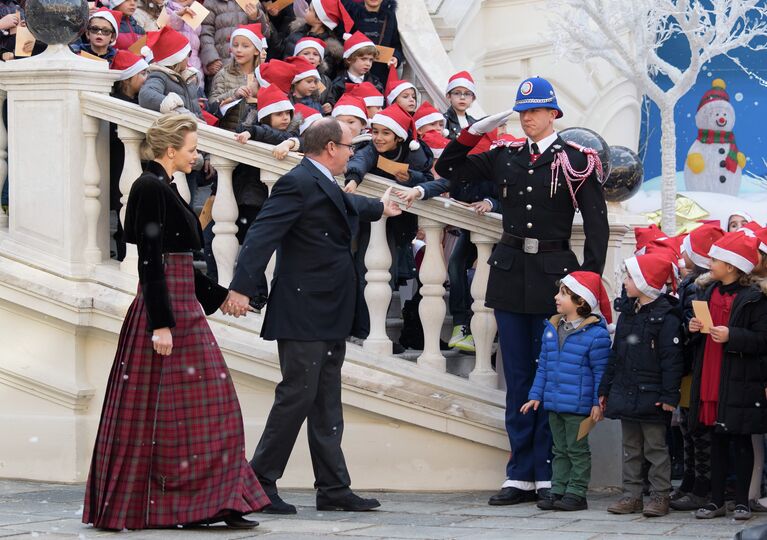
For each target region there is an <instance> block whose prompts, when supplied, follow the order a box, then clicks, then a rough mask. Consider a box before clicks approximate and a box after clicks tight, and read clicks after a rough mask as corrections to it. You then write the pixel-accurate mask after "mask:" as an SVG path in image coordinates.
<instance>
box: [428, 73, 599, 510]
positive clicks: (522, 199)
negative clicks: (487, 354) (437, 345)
mask: <svg viewBox="0 0 767 540" xmlns="http://www.w3.org/2000/svg"><path fill="white" fill-rule="evenodd" d="M513 111H516V112H518V113H519V116H520V120H521V124H522V129H523V130H524V132H525V135H526V136H527V140H526V141H518V142H508V141H497V142H496V144H494V145H493V146H491V149H490V150H489V151H487V152H484V153H481V154H476V155H472V156H469V155H468V154H469V151H470V150H471V149H472V148H473V147H474V145H476V144H477V143H478V142H479V140H480V139H481V138H482V136H483V134H485V133H489V132H491V131H492V130H493V129H495V128H497V127H498V126H500V125H503V124H505V123H506V120H507V119H508V117H509V116H510V115H511V114H512V112H513ZM561 117H562V111H561V110H560V108H559V105H558V104H557V99H556V95H555V94H554V89H553V87H552V86H551V84H550V83H549V82H548V81H546V80H545V79H542V78H539V77H532V78H529V79H526V80H525V81H523V82H522V84H521V85H520V87H519V90H518V91H517V99H516V103H515V105H514V108H513V110H511V111H506V112H503V113H499V114H497V115H493V116H489V117H487V118H485V119H482V120H479V121H478V122H476V123H475V124H473V125H472V126H471V127H469V128H466V129H464V130H463V131H462V132H461V134H460V136H459V137H458V138H457V139H456V140H455V141H453V142H451V143H450V144H449V145H448V146H447V148H445V150H444V152H443V153H442V156H441V157H440V159H439V161H437V165H436V170H437V172H438V173H439V174H440V175H441V176H442V177H444V178H448V179H450V180H455V181H461V180H464V181H467V180H468V181H480V180H481V179H483V178H490V179H493V180H494V181H495V182H496V183H497V184H498V191H499V196H500V200H501V206H502V212H503V236H502V238H501V240H500V242H499V243H498V244H497V245H496V247H495V250H494V251H493V254H492V256H491V257H490V260H489V263H490V279H489V282H488V286H487V296H486V299H487V300H486V303H487V306H488V307H490V308H493V309H494V310H495V316H496V320H497V322H498V335H499V342H500V348H501V354H502V357H503V369H504V375H505V377H506V386H507V391H506V430H507V432H508V435H509V443H510V445H511V449H512V453H511V458H510V460H509V462H508V464H507V466H506V477H507V479H506V481H505V482H504V483H503V486H502V488H501V490H500V491H499V492H498V493H497V494H495V495H493V496H492V497H491V498H490V500H489V504H491V505H508V504H518V503H522V502H529V501H535V500H536V498H537V499H538V500H539V501H543V500H546V501H548V500H550V498H551V494H550V487H551V432H550V431H549V425H548V419H547V416H546V412H545V411H543V410H542V409H539V410H538V411H531V412H530V413H528V414H526V415H523V414H522V413H520V407H521V406H522V405H523V404H524V403H525V402H526V401H527V394H528V392H529V390H530V386H531V384H532V381H533V378H534V375H535V369H536V361H537V357H538V354H539V352H540V338H541V335H542V333H543V329H544V321H545V319H546V318H547V317H549V316H551V314H552V313H554V312H556V306H555V303H554V295H555V294H556V292H557V290H558V286H557V281H558V280H559V279H561V278H562V277H564V276H565V275H566V274H568V273H569V272H572V271H574V270H579V269H581V270H589V271H592V272H596V273H598V274H601V273H602V269H603V267H604V263H605V256H606V254H607V242H608V238H609V228H608V223H607V208H606V204H605V200H604V195H603V193H602V185H601V183H600V182H601V166H600V164H599V159H598V157H597V156H596V153H595V152H594V151H593V150H591V149H588V148H580V147H576V146H575V145H571V144H568V143H566V142H565V141H563V140H562V139H561V138H560V137H559V136H558V135H557V133H556V131H554V120H555V119H556V118H561ZM576 212H580V214H581V216H582V218H583V227H584V232H585V235H586V242H585V245H584V250H583V251H584V256H583V264H579V263H578V260H577V258H576V256H575V254H574V253H573V251H572V250H571V247H570V237H571V233H572V225H573V218H574V216H575V213H576Z"/></svg>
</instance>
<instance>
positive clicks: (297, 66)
mask: <svg viewBox="0 0 767 540" xmlns="http://www.w3.org/2000/svg"><path fill="white" fill-rule="evenodd" d="M285 62H286V63H288V64H290V65H291V66H293V71H294V75H293V80H292V81H291V83H292V84H295V83H297V82H298V81H302V80H304V79H308V78H309V77H315V78H316V79H317V80H320V72H319V71H317V68H316V67H314V64H312V63H311V62H309V60H307V59H306V58H304V57H303V56H288V57H287V58H286V59H285Z"/></svg>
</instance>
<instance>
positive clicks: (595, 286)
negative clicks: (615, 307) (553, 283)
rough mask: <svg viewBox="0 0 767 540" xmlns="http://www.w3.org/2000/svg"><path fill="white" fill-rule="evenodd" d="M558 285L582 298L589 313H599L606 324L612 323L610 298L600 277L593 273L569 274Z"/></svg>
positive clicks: (579, 272)
mask: <svg viewBox="0 0 767 540" xmlns="http://www.w3.org/2000/svg"><path fill="white" fill-rule="evenodd" d="M560 283H561V284H562V285H564V286H565V287H567V288H568V289H570V290H571V291H573V292H574V293H575V294H577V295H578V296H580V297H581V298H583V299H584V300H585V301H586V303H587V304H588V305H589V307H590V308H591V311H593V312H596V313H601V314H602V317H604V319H605V321H606V322H607V324H611V323H612V322H613V314H612V309H611V307H610V298H609V297H608V296H607V290H606V289H605V286H604V284H603V283H602V276H600V275H599V274H597V273H594V272H586V271H578V272H571V273H569V274H567V275H566V276H565V277H563V278H562V281H561V282H560Z"/></svg>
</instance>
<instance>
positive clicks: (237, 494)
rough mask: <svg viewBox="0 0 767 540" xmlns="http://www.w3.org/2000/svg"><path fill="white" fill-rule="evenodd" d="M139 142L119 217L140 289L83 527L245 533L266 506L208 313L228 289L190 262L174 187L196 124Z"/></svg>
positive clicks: (171, 125)
mask: <svg viewBox="0 0 767 540" xmlns="http://www.w3.org/2000/svg"><path fill="white" fill-rule="evenodd" d="M146 139H147V144H148V146H149V148H150V150H151V151H152V154H153V155H154V157H155V159H154V161H151V162H150V163H149V165H148V166H147V169H146V171H145V172H144V173H143V174H142V175H141V176H140V177H139V178H138V180H136V182H135V183H134V185H133V187H132V188H131V192H130V196H129V197H128V205H127V209H126V214H125V239H126V241H127V242H130V243H134V244H136V245H137V248H138V255H139V266H138V270H139V286H138V292H137V294H136V298H135V300H134V301H133V303H132V304H131V306H130V308H129V309H128V313H127V315H126V317H125V322H124V323H123V327H122V330H121V332H120V339H119V342H118V346H117V353H116V355H115V359H114V364H113V366H112V371H111V373H110V375H109V381H108V383H107V389H106V395H105V398H104V406H103V409H102V412H101V422H100V424H99V430H98V435H97V437H96V445H95V448H94V450H93V458H92V460H91V469H90V473H89V475H88V483H87V486H86V492H85V507H84V512H83V522H84V523H92V524H93V525H94V526H95V527H98V528H102V529H117V530H120V529H124V528H128V529H145V528H153V527H154V528H162V527H174V526H177V525H190V524H200V523H214V522H218V521H224V522H226V524H227V525H228V526H230V527H234V528H252V527H255V526H256V525H258V522H255V521H250V520H246V519H245V518H243V517H242V516H243V514H247V513H249V512H255V511H257V510H259V509H261V508H263V507H264V506H266V505H268V504H269V499H268V497H267V496H266V495H265V494H264V492H263V490H262V489H261V485H260V484H259V482H258V480H257V479H256V476H255V474H254V473H253V470H252V469H251V468H250V466H249V465H248V462H247V461H246V459H245V438H244V434H243V426H242V415H241V412H240V407H239V402H238V401H237V395H236V393H235V390H234V385H233V383H232V378H231V376H230V374H229V370H228V369H227V367H226V364H225V363H224V358H223V356H222V355H221V351H220V350H219V348H218V345H217V343H216V340H215V338H214V337H213V333H212V332H211V330H210V327H209V326H208V323H207V321H206V320H205V314H203V309H204V310H205V313H206V314H208V315H210V314H211V313H214V312H215V311H216V309H218V308H219V307H220V306H221V305H222V304H223V303H224V301H225V300H226V298H227V290H226V289H225V288H223V287H220V286H219V285H218V284H216V283H214V282H212V281H210V280H209V279H208V278H207V277H206V276H204V275H203V274H202V273H200V272H199V271H198V270H195V269H194V267H193V266H192V251H194V250H198V249H200V247H201V245H202V244H201V239H202V231H201V230H200V226H199V222H198V221H197V217H196V215H195V214H194V212H193V211H192V209H191V208H190V207H189V205H187V204H186V202H184V200H183V199H182V198H181V196H180V195H179V193H178V191H177V190H176V186H175V185H174V184H172V183H171V181H172V179H173V173H175V172H176V171H181V172H184V173H188V172H190V171H191V170H192V167H193V165H194V163H195V162H196V160H197V156H198V154H197V122H196V120H195V119H194V118H192V117H190V116H186V115H165V116H162V117H160V118H158V119H157V121H156V122H155V123H154V125H153V126H152V127H150V128H149V130H148V131H147V136H146ZM200 305H202V308H201V307H200Z"/></svg>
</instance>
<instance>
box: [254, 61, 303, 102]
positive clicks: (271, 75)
mask: <svg viewBox="0 0 767 540" xmlns="http://www.w3.org/2000/svg"><path fill="white" fill-rule="evenodd" d="M255 75H256V80H257V81H258V85H259V86H260V87H261V88H267V87H269V86H271V85H272V84H274V85H275V86H276V87H277V88H279V89H280V90H282V91H283V92H285V93H286V94H287V93H288V92H290V85H292V84H293V77H295V76H296V69H295V68H294V67H293V66H292V65H291V64H288V63H287V62H283V61H282V60H270V61H269V62H265V63H263V64H260V65H259V66H258V67H256V71H255Z"/></svg>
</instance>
